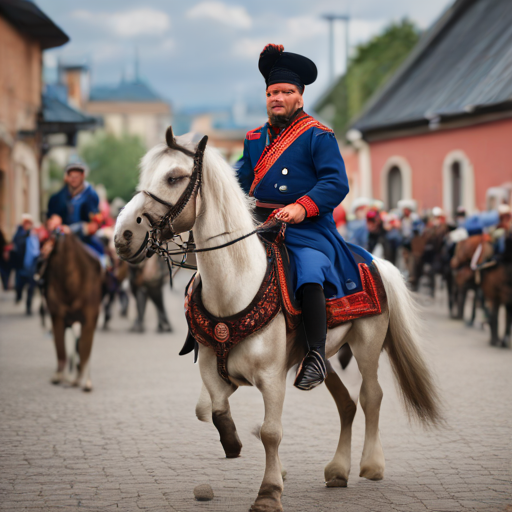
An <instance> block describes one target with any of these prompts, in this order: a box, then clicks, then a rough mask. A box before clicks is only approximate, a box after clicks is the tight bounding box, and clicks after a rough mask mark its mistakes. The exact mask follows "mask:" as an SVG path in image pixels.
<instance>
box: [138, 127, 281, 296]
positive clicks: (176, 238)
mask: <svg viewBox="0 0 512 512" xmlns="http://www.w3.org/2000/svg"><path fill="white" fill-rule="evenodd" d="M165 140H166V142H167V145H168V146H169V148H171V149H173V150H176V151H181V152H182V153H184V154H185V155H187V156H190V157H192V158H193V159H194V167H193V170H192V174H191V176H190V181H189V183H188V185H187V188H186V189H185V190H184V191H183V193H182V194H181V196H180V198H179V199H178V201H177V202H176V204H174V205H173V204H171V203H169V202H167V201H165V200H164V199H162V198H160V197H158V196H156V195H155V194H153V193H151V192H149V191H148V190H142V193H143V194H145V195H146V196H148V197H149V198H150V199H152V200H153V201H156V202H157V203H160V204H161V205H163V206H166V207H167V212H166V213H165V214H164V215H163V216H162V217H160V219H159V220H158V221H157V222H154V221H153V220H152V219H151V218H150V217H149V216H146V218H147V220H148V221H149V224H150V227H151V229H150V230H149V232H148V233H146V237H145V238H144V241H143V242H142V244H141V246H140V247H139V249H138V250H137V252H136V253H135V254H134V255H133V256H132V258H131V259H134V258H136V257H137V256H139V255H140V254H141V253H142V252H143V251H144V250H146V252H147V257H148V258H150V257H151V256H153V255H154V254H157V255H158V256H160V257H161V258H163V259H164V260H165V262H166V263H167V268H168V269H169V275H170V282H171V287H172V281H173V277H174V275H175V274H176V272H177V271H178V270H179V269H180V268H187V269H191V270H197V267H196V266H195V265H189V264H187V262H186V261H187V255H188V254H198V253H202V252H210V251H216V250H218V249H223V248H224V247H229V246H230V245H233V244H236V243H237V242H240V241H241V240H244V239H245V238H248V237H250V236H252V235H254V234H256V233H259V232H262V231H268V230H271V229H273V228H275V227H276V226H277V225H279V226H280V227H281V226H282V225H283V223H281V222H280V221H278V220H277V219H276V218H275V216H274V215H271V216H270V217H269V219H268V220H267V221H266V222H265V223H264V224H262V225H260V226H258V227H256V228H255V229H254V230H253V231H251V232H250V233H247V234H245V235H242V236H240V237H238V238H235V239H234V240H230V241H229V242H226V243H224V244H221V245H217V246H214V247H207V248H204V249H197V248H196V246H195V243H194V239H193V236H192V231H190V232H189V239H188V241H186V242H185V241H183V239H182V238H181V236H180V234H179V233H176V232H175V231H174V229H173V222H174V221H175V220H176V219H177V218H178V217H179V216H180V215H181V213H183V210H184V209H185V208H186V206H187V205H188V203H189V202H190V200H191V199H192V198H193V197H195V196H196V194H197V193H198V192H199V189H200V188H201V183H202V179H203V157H204V151H205V148H206V143H207V142H208V136H204V137H203V138H202V139H201V141H200V142H199V144H198V146H197V149H196V152H195V153H194V152H192V151H190V150H189V149H188V148H185V147H183V146H180V145H179V144H178V143H177V142H176V139H175V138H174V135H173V132H172V128H171V127H170V126H169V128H167V132H166V134H165ZM164 230H165V231H166V233H167V232H169V231H170V236H169V237H167V236H166V238H165V239H164V238H162V233H163V231H164ZM223 234H228V233H223ZM170 242H172V243H174V244H175V245H177V246H178V247H179V249H169V243H170ZM172 256H183V257H182V259H181V261H179V262H177V261H175V260H173V259H172V258H171V257H172ZM174 267H178V268H177V269H176V271H175V272H173V268H174Z"/></svg>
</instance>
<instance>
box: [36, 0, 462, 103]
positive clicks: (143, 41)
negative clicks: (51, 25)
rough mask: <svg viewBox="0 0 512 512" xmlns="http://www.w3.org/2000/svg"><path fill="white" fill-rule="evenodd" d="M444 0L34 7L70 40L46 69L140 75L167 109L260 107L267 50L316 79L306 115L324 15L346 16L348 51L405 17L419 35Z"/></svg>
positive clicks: (178, 0)
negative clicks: (261, 63)
mask: <svg viewBox="0 0 512 512" xmlns="http://www.w3.org/2000/svg"><path fill="white" fill-rule="evenodd" d="M452 2H453V0H428V1H427V0H258V1H254V0H251V1H231V0H222V1H221V0H186V1H185V0H144V1H143V2H142V1H141V0H138V1H135V0H87V2H85V1H76V0H72V1H70V0H36V3H37V5H38V6H39V7H40V8H41V9H42V10H43V11H44V12H45V13H46V14H47V15H48V16H49V17H50V18H51V19H52V20H53V21H54V22H55V23H56V24H57V25H59V26H60V28H62V29H63V30H64V32H66V33H67V34H68V35H69V36H70V38H71V41H70V42H69V43H67V44H66V45H65V46H63V47H61V48H57V49H54V50H48V51H46V52H45V57H44V59H45V65H46V66H47V68H48V69H50V73H49V74H48V76H51V69H52V67H53V68H55V67H56V63H57V61H58V59H60V60H61V61H62V62H64V63H66V64H88V65H89V67H90V69H91V80H92V84H93V85H109V84H112V85H115V84H116V83H118V82H119V80H121V77H122V76H124V77H126V79H131V78H133V77H134V69H135V66H134V62H135V54H136V53H138V55H139V76H140V77H141V79H143V80H144V81H145V82H147V83H148V84H149V85H150V86H151V87H152V88H153V89H154V90H155V91H156V92H157V93H158V94H160V95H161V96H162V97H163V98H164V99H166V100H168V101H170V102H171V104H172V105H173V106H174V108H178V109H179V108H190V107H204V106H226V105H230V104H232V103H233V102H234V101H244V102H247V103H253V102H259V101H263V100H264V91H265V84H264V81H263V78H262V76H261V75H260V73H259V71H258V56H259V53H260V52H261V50H262V49H263V47H264V46H265V45H266V44H267V43H275V44H283V45H284V47H285V51H286V50H287V51H291V52H294V53H300V54H303V55H306V56H307V57H309V58H311V59H312V60H313V61H314V62H315V63H316V65H317V67H318V71H319V74H318V79H317V81H316V82H315V83H314V84H312V85H311V86H309V87H308V88H307V91H306V94H305V102H306V108H307V105H308V102H309V103H310V104H312V103H314V101H315V100H316V99H317V98H318V97H319V96H320V95H321V94H322V93H323V92H324V91H325V90H326V88H327V87H328V85H329V31H328V25H327V22H326V21H325V20H323V19H322V15H323V14H343V15H345V14H348V15H349V16H350V27H349V38H350V39H349V40H350V45H349V46H350V47H351V48H353V47H354V46H355V45H357V44H359V43H361V42H364V41H367V40H369V39H370V38H371V37H372V36H374V35H376V34H378V33H379V32H380V31H381V30H382V29H383V28H384V27H385V26H387V25H388V24H390V23H391V22H393V21H397V20H400V19H402V18H404V17H408V18H409V19H411V20H413V21H414V22H415V23H416V24H417V25H418V26H419V27H420V28H421V29H426V28H428V27H429V26H430V24H431V23H433V22H434V21H435V20H436V19H437V18H438V17H439V16H440V15H441V13H442V12H443V11H444V10H445V9H446V8H447V7H448V6H449V5H450V4H451V3H452ZM343 30H344V28H343V24H342V23H340V22H338V23H337V25H336V26H335V48H336V53H335V60H336V70H335V71H336V74H337V75H339V74H341V73H342V72H343V69H344V66H345V62H344V56H345V47H344V41H345V36H344V32H343Z"/></svg>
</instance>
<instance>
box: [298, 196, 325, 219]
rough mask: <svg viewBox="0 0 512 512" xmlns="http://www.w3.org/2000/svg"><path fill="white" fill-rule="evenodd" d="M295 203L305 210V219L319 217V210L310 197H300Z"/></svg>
mask: <svg viewBox="0 0 512 512" xmlns="http://www.w3.org/2000/svg"><path fill="white" fill-rule="evenodd" d="M295 202H296V203H297V204H300V205H301V206H303V207H304V209H305V210H306V217H316V216H317V215H320V210H319V208H318V206H317V205H316V203H315V202H314V201H313V199H311V197H309V196H302V197H301V198H300V199H297V201H295Z"/></svg>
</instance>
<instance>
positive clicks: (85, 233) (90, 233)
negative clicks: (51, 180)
mask: <svg viewBox="0 0 512 512" xmlns="http://www.w3.org/2000/svg"><path fill="white" fill-rule="evenodd" d="M88 172H89V169H88V167H87V166H86V165H84V164H80V163H74V164H70V165H68V166H67V167H66V169H65V171H64V182H65V185H64V187H63V188H62V189H61V190H60V191H59V192H57V193H55V194H53V195H52V196H51V197H50V201H49V203H48V228H49V229H50V230H51V231H53V230H54V229H55V228H57V227H59V226H66V227H61V229H62V230H63V231H64V232H70V233H74V234H75V235H77V236H78V237H79V238H80V240H82V242H84V243H85V244H86V245H87V247H88V248H89V249H90V250H91V251H92V252H93V253H94V255H95V256H96V257H97V258H98V259H100V261H101V260H102V259H103V257H104V253H105V250H104V248H103V244H102V243H101V242H100V240H98V238H97V237H95V236H94V234H95V233H96V231H97V230H98V228H99V223H98V221H97V219H96V220H95V218H94V216H95V215H96V214H97V213H98V212H99V198H98V194H97V193H96V191H95V190H94V189H93V188H92V186H91V185H90V184H89V183H88V182H87V181H85V178H86V176H87V174H88Z"/></svg>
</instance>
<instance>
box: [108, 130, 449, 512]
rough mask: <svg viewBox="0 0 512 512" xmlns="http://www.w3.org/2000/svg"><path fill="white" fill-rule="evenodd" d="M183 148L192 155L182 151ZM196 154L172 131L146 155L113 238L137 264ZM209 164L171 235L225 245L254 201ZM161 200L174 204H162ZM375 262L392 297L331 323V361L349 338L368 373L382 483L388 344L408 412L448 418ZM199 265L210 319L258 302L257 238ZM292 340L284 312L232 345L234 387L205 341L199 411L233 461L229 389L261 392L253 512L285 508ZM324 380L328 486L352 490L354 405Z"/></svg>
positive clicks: (373, 457)
mask: <svg viewBox="0 0 512 512" xmlns="http://www.w3.org/2000/svg"><path fill="white" fill-rule="evenodd" d="M180 147H181V148H187V151H185V152H183V151H180V150H179V148H180ZM177 148H178V149H177ZM195 151H196V150H195V145H194V144H193V142H192V137H190V136H182V137H177V138H176V139H175V138H174V137H173V136H172V131H170V132H169V130H168V137H167V144H159V145H157V146H155V147H154V148H153V149H151V150H150V151H148V153H147V154H146V155H145V156H144V158H143V159H142V162H141V173H140V181H139V190H140V191H146V192H149V193H150V194H152V195H153V196H154V197H153V198H151V196H150V195H148V194H143V193H139V194H137V195H136V196H135V197H134V198H133V199H132V200H131V201H130V202H129V203H128V205H127V206H126V208H125V209H124V211H123V212H122V214H121V215H120V217H119V219H118V222H117V225H116V237H115V243H116V248H117V251H118V253H119V255H120V256H121V257H122V258H124V259H127V260H129V261H140V259H143V258H144V257H145V255H146V250H145V249H143V250H142V249H141V248H143V247H145V244H146V242H147V239H148V236H149V232H150V230H151V226H152V225H154V223H155V221H156V219H160V218H162V217H163V216H165V214H166V213H167V211H168V209H169V205H175V204H176V203H177V202H178V201H179V200H180V199H181V197H182V196H183V193H184V191H185V190H186V189H187V187H188V186H189V183H190V181H191V176H193V169H194V161H193V158H192V157H193V155H194V152H195ZM198 151H199V150H198ZM196 156H197V154H196ZM202 168H203V176H202V183H201V188H200V190H199V192H197V191H195V192H194V194H193V196H192V197H191V198H190V201H189V202H188V203H187V204H186V206H185V207H184V209H183V210H182V212H181V213H180V214H179V215H178V217H177V218H176V219H175V220H174V222H173V223H172V228H173V230H174V232H185V231H187V230H189V229H193V234H194V239H195V241H196V245H197V248H208V247H213V246H217V245H221V244H224V243H226V242H228V241H230V240H234V239H235V238H237V237H239V236H241V235H243V234H246V233H249V232H251V231H252V230H253V229H254V228H255V222H254V219H253V216H252V213H251V205H250V202H249V201H248V199H247V198H246V196H245V195H244V193H243V191H242V190H241V188H240V186H239V185H238V182H237V179H236V176H235V173H234V171H233V169H232V168H231V167H230V166H229V165H228V164H227V163H226V161H225V160H224V159H223V158H222V157H221V155H220V154H219V153H218V152H217V151H216V150H215V149H213V148H209V147H207V148H206V150H205V151H204V161H203V163H202ZM189 189H190V187H189ZM155 198H157V199H158V198H160V199H163V200H164V201H165V202H166V203H168V204H167V205H165V204H162V203H161V202H158V201H155ZM163 235H164V237H166V236H171V231H169V232H168V233H167V235H166V233H165V230H164V233H163ZM376 264H377V267H378V269H379V271H380V274H381V277H382V281H383V283H384V287H385V290H386V294H387V303H384V304H383V305H382V313H381V314H379V315H376V316H372V317H366V318H362V319H358V320H355V321H353V322H351V323H347V324H343V325H340V326H338V327H336V328H334V329H330V330H329V332H328V335H327V346H326V353H327V357H328V358H330V357H332V356H334V355H335V354H336V353H337V352H338V350H339V349H340V347H341V346H342V345H344V344H345V343H348V344H349V345H350V348H351V349H352V352H353V354H354V357H355V359H356V361H357V364H358V366H359V370H360V372H361V375H362V385H361V390H360V401H361V406H362V408H363V411H364V414H365V419H366V434H365V441H364V448H363V454H362V458H361V465H360V476H362V477H365V478H368V479H371V480H380V479H382V478H383V476H384V466H385V462H384V453H383V450H382V445H381V441H380V436H379V410H380V404H381V400H382V389H381V387H380V385H379V382H378V379H377V368H378V363H379V356H380V353H381V351H382V349H383V348H385V349H386V350H387V352H388V354H389V357H390V360H391V363H392V367H393V370H394V374H395V376H396V378H397V381H398V385H399V388H400V390H401V394H402V396H403V398H404V403H405V406H406V409H407V411H408V412H410V413H412V414H413V415H414V416H415V417H416V418H418V419H419V420H420V421H421V422H422V423H424V424H433V425H436V424H437V423H439V422H440V421H441V414H440V412H439V400H438V395H437V391H436V387H435V385H434V383H433V381H432V378H431V376H430V373H429V371H428V368H427V366H426V364H425V362H424V359H423V357H422V355H421V352H420V350H419V348H418V343H417V336H418V330H417V316H418V315H417V312H416V310H415V307H414V299H413V298H412V296H411V293H410V292H409V291H408V290H407V288H406V286H405V284H404V281H403V279H402V276H401V274H400V272H399V271H398V270H397V269H396V268H395V267H394V266H393V265H392V264H390V263H388V262H386V261H384V260H380V259H378V260H376ZM197 266H198V269H199V272H200V275H201V279H202V285H203V287H202V301H203V304H204V306H205V308H206V309H207V310H208V311H209V312H210V313H211V314H212V315H214V316H216V317H221V318H223V317H227V316H230V315H234V314H235V313H238V312H240V311H241V310H243V309H244V308H246V307H247V306H248V305H249V304H250V303H251V301H252V300H253V298H254V296H255V295H256V293H257V291H258V289H259V287H260V284H261V282H262V281H263V278H264V275H265V271H266V268H267V258H266V253H265V250H264V247H263V245H262V243H261V242H260V240H259V239H258V237H257V236H251V237H248V238H246V239H244V240H242V241H240V242H238V243H236V244H234V245H231V246H229V247H226V248H223V249H220V250H216V251H212V252H203V253H199V254H197ZM294 343H295V341H294V336H293V335H290V334H288V335H287V330H286V325H285V318H284V315H283V313H282V312H281V313H279V314H278V315H277V316H276V317H275V318H274V319H273V320H272V321H271V323H270V324H268V325H267V326H266V327H265V328H263V329H261V330H259V331H257V332H256V333H255V334H253V335H251V336H249V337H247V338H246V339H245V340H243V341H242V343H240V344H239V345H237V346H236V347H235V348H233V350H232V351H231V353H230V356H229V360H228V372H229V376H230V378H231V381H232V384H228V383H226V382H225V381H224V380H223V379H222V378H221V377H220V376H219V374H218V371H217V361H216V355H215V353H214V351H213V350H212V349H211V348H208V347H205V346H203V345H200V346H199V368H200V372H201V378H202V380H203V390H202V392H201V396H200V398H199V401H198V404H197V407H196V413H197V417H198V418H199V419H200V420H202V421H211V420H213V423H214V425H215V426H216V428H217V429H218V431H219V434H220V441H221V443H222V445H223V447H224V450H225V453H226V456H227V457H237V456H238V455H239V454H240V451H241V448H242V444H241V443H240V440H239V438H238V435H237V432H236V428H235V424H234V422H233V419H232V417H231V413H230V408H229V402H228V399H229V397H230V395H231V394H232V393H234V392H235V391H236V389H237V388H238V386H243V385H252V386H256V387H257V388H258V389H259V390H260V391H261V393H262V395H263V401H264V406H265V417H264V421H263V424H262V427H261V431H260V436H261V440H262V442H263V445H264V447H265V453H266V467H265V474H264V477H263V482H262V484H261V487H260V490H259V493H258V496H257V498H256V501H255V503H254V504H253V506H252V508H251V510H252V511H253V512H276V511H281V510H283V508H282V505H281V494H282V490H283V478H282V473H281V472H282V466H281V462H280V460H279V454H278V448H279V444H280V442H281V438H282V427H281V416H282V411H283V402H284V397H285V389H286V375H287V372H288V370H289V369H290V368H291V367H292V366H293V365H295V364H297V363H298V362H299V361H300V359H301V357H302V356H303V351H302V352H301V350H296V347H295V346H294ZM325 383H326V385H327V388H328V389H329V391H330V393H331V394H332V396H333V398H334V400H335V402H336V405H337V408H338V411H339V414H340V419H341V432H340V438H339V443H338V448H337V450H336V453H335V455H334V458H333V459H332V461H331V462H329V463H328V464H327V466H326V467H325V483H326V485H327V486H329V487H345V486H346V485H347V480H348V477H349V471H350V456H351V454H350V445H351V429H352V421H353V418H354V415H355V412H356V402H354V401H353V400H352V398H351V397H350V395H349V393H348V391H347V389H346V388H345V386H344V385H343V383H342V382H341V380H340V378H339V377H338V375H337V374H336V373H335V372H334V370H333V368H332V366H331V365H330V364H328V375H327V379H326V381H325ZM333 428H334V426H333Z"/></svg>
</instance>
